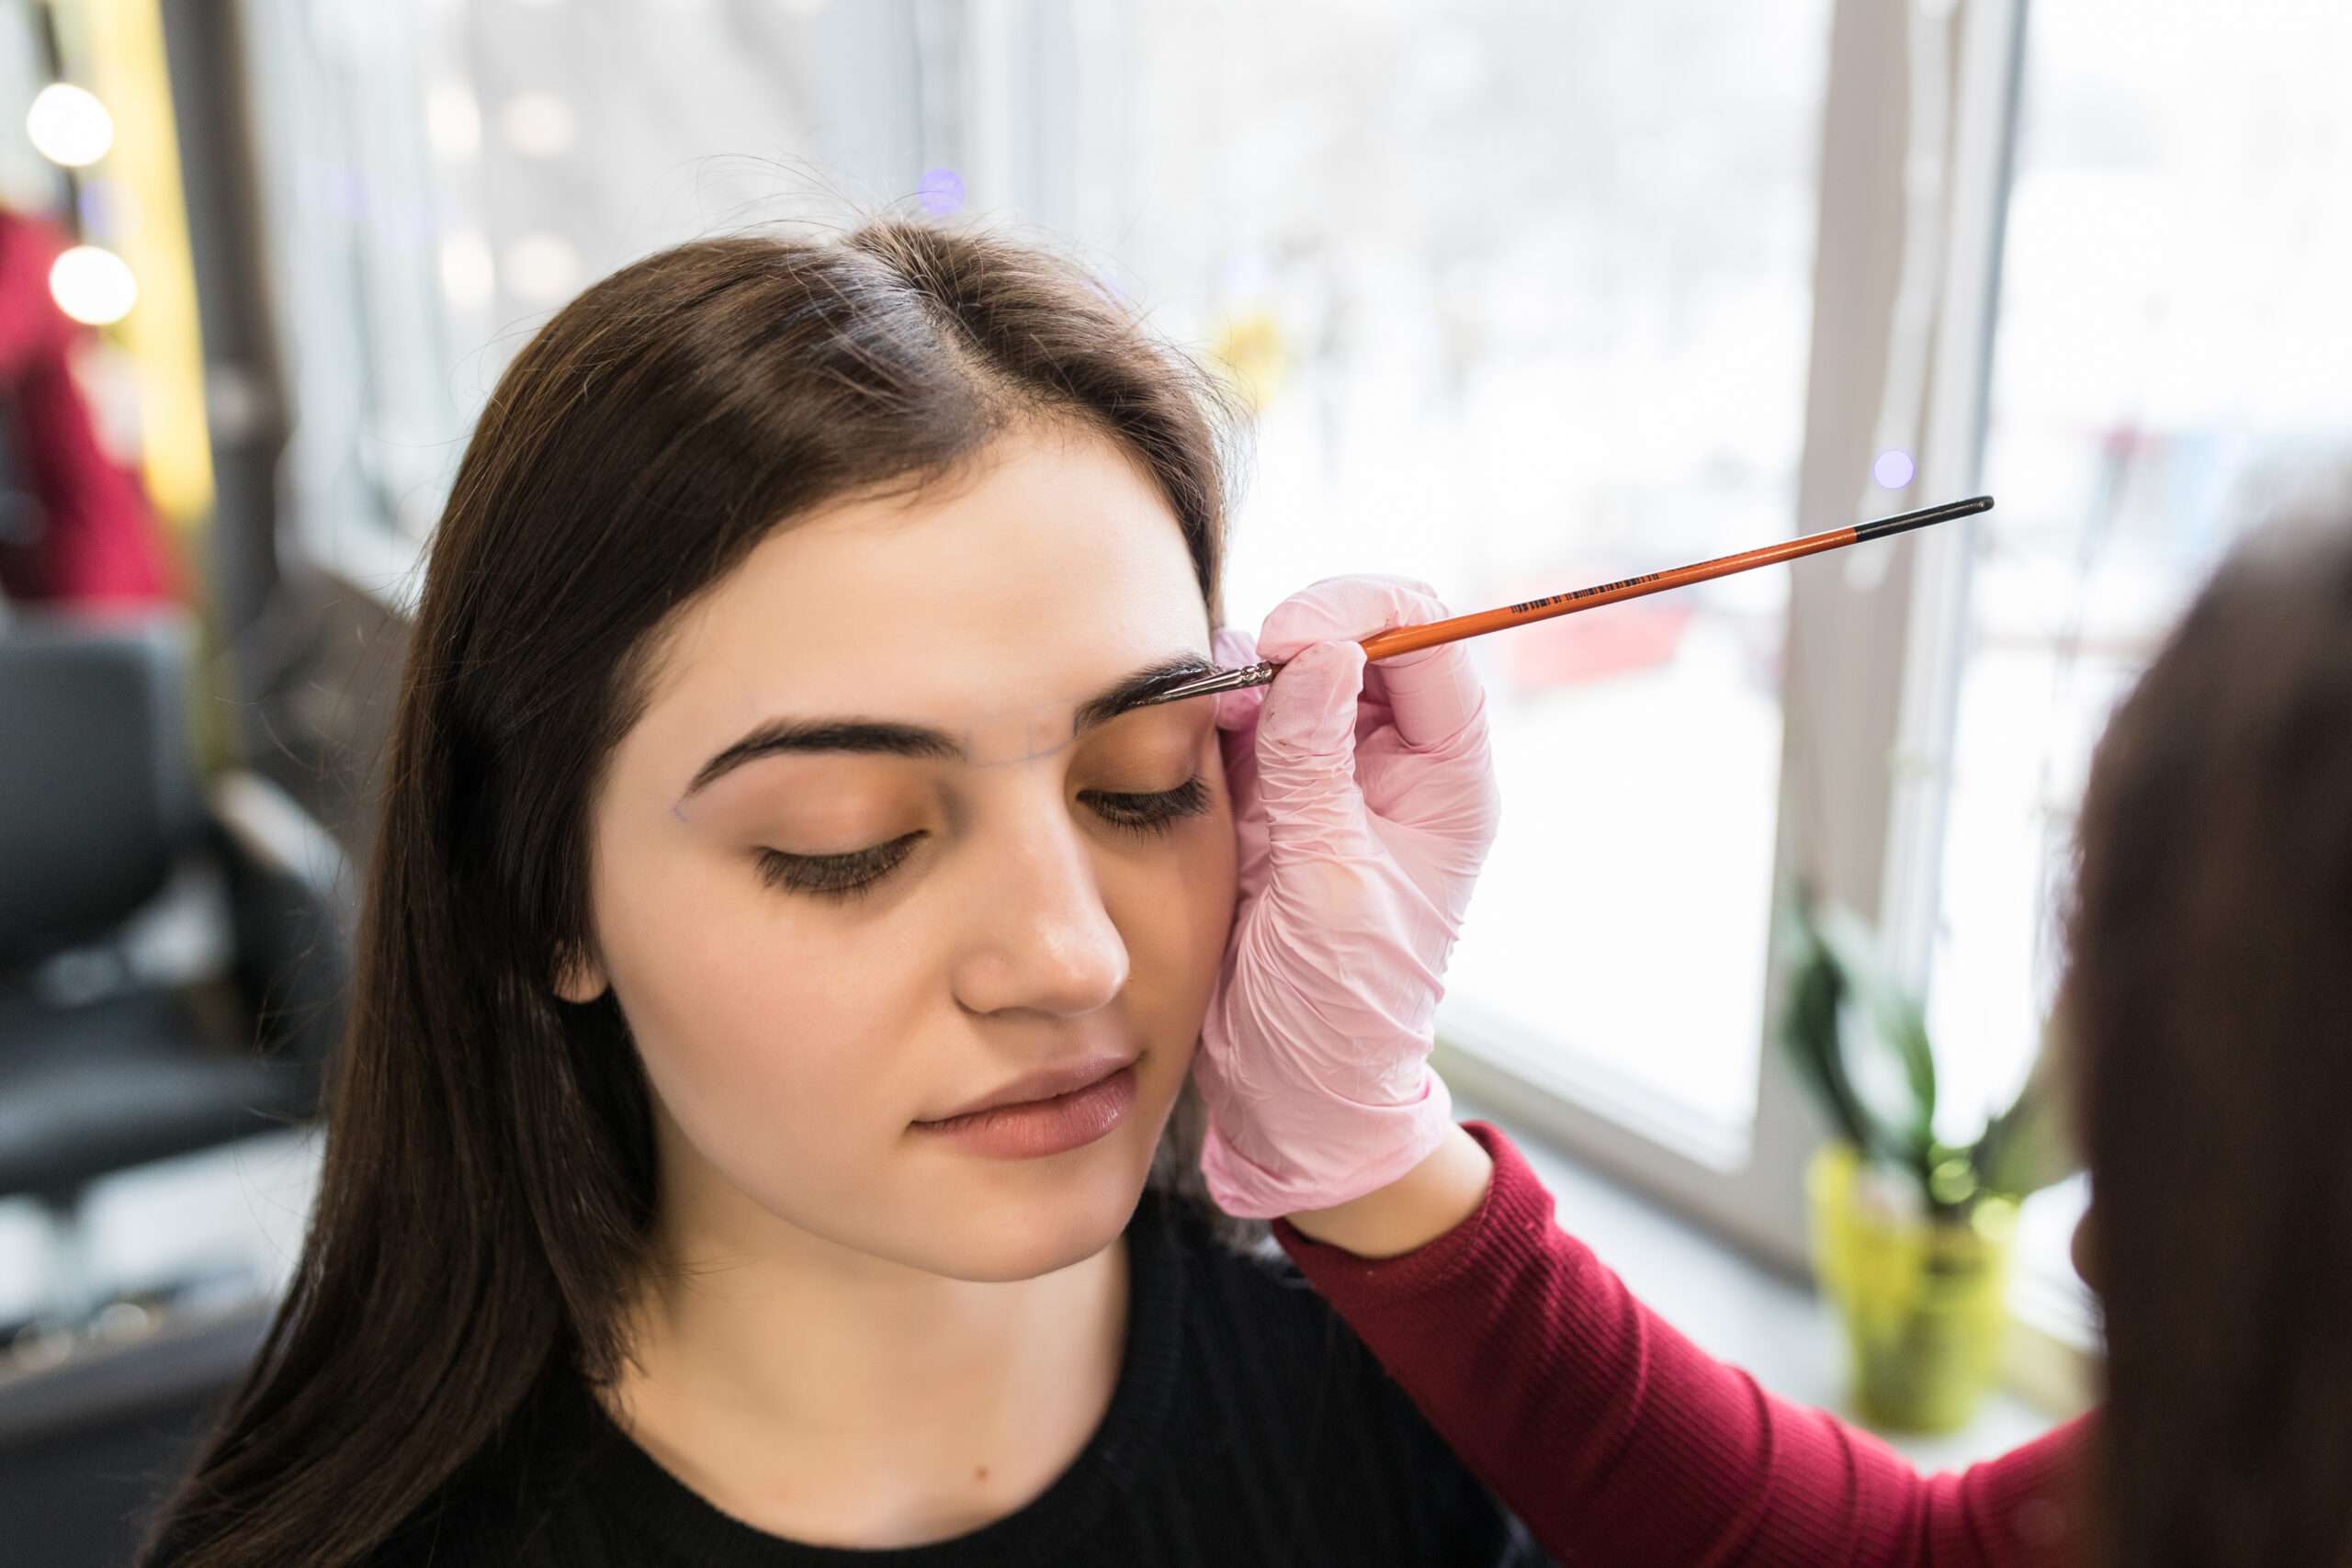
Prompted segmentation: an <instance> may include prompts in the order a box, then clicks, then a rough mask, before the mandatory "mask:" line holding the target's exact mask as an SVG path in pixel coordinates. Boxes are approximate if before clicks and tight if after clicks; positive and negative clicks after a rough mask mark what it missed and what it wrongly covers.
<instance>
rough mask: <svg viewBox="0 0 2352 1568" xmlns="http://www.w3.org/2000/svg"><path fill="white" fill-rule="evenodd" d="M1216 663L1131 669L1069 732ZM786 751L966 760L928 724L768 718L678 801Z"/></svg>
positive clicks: (1089, 703)
mask: <svg viewBox="0 0 2352 1568" xmlns="http://www.w3.org/2000/svg"><path fill="white" fill-rule="evenodd" d="M1215 668H1216V666H1214V665H1212V664H1211V663H1209V662H1208V661H1207V660H1204V659H1203V658H1202V657H1201V656H1200V655H1199V654H1197V653H1178V654H1170V656H1169V657H1167V658H1165V659H1161V660H1155V661H1154V662H1152V663H1150V664H1147V665H1145V666H1143V667H1142V668H1141V669H1138V670H1134V671H1129V672H1128V673H1126V674H1125V675H1122V676H1120V677H1119V678H1118V679H1117V680H1115V681H1114V682H1111V683H1110V684H1109V685H1107V686H1105V687H1103V690H1101V691H1100V692H1097V693H1096V694H1094V695H1092V696H1091V697H1089V698H1087V699H1086V700H1085V701H1084V702H1082V703H1080V704H1079V705H1078V706H1077V708H1076V709H1075V710H1073V713H1072V720H1073V722H1072V724H1071V727H1070V733H1071V734H1072V735H1080V734H1083V733H1084V732H1086V731H1087V730H1090V729H1093V728H1098V727H1099V726H1102V725H1105V724H1108V723H1110V722H1111V720H1113V719H1114V718H1116V717H1118V716H1120V715H1121V714H1123V713H1125V712H1126V711H1127V710H1128V709H1129V708H1132V707H1136V706H1139V705H1141V704H1142V703H1143V702H1144V701H1145V700H1146V699H1147V698H1148V697H1150V696H1152V695H1154V694H1157V693H1159V691H1161V690H1162V689H1164V688H1166V687H1168V686H1170V685H1172V684H1174V683H1175V682H1179V681H1188V680H1191V679H1192V678H1193V676H1195V675H1205V674H1207V673H1208V672H1209V671H1211V670H1213V669H1215ZM787 751H795V752H803V751H854V752H865V753H870V754H878V755H882V756H889V757H910V758H915V759H918V760H922V761H947V762H960V761H965V760H966V759H965V755H964V748H963V746H962V744H961V743H959V742H958V741H957V740H956V738H955V737H954V736H952V735H950V734H948V733H947V732H946V731H945V730H944V729H933V728H930V727H928V726H926V725H919V724H900V723H897V722H894V721H890V720H887V719H873V718H858V717H840V718H772V719H769V720H767V721H766V722H765V723H763V724H761V725H760V726H758V727H757V728H754V729H752V731H751V732H750V733H749V734H747V735H745V736H744V737H743V738H742V739H740V740H738V741H736V742H735V743H734V744H733V745H731V746H729V747H728V748H727V749H726V750H723V751H721V752H719V753H718V755H717V756H715V757H713V758H711V760H710V761H707V762H705V763H704V764H703V765H702V770H701V772H699V773H695V778H694V783H692V784H688V785H687V786H686V793H685V794H684V795H680V796H679V797H678V800H679V804H680V805H684V803H685V802H686V801H687V800H690V799H692V798H693V797H694V795H695V793H696V792H697V791H700V790H702V789H706V788H707V787H708V786H709V785H710V784H713V783H715V782H717V781H718V779H719V778H720V777H722V776H723V775H725V774H727V773H732V772H734V771H735V770H736V769H737V768H740V767H741V766H743V764H745V763H746V762H755V761H759V760H760V759H761V758H763V757H773V756H776V755H779V754H781V753H784V752H787Z"/></svg>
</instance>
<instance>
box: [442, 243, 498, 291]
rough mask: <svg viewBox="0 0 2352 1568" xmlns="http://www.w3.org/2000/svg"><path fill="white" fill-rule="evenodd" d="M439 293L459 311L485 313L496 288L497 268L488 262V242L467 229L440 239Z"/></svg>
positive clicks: (493, 263)
mask: <svg viewBox="0 0 2352 1568" xmlns="http://www.w3.org/2000/svg"><path fill="white" fill-rule="evenodd" d="M440 262H441V291H442V292H443V293H444V294H446V295H447V296H448V297H449V303H450V305H451V306H452V307H454V308H455V309H457V310H488V309H489V308H490V301H491V296H492V293H493V292H494V291H495V290H496V289H497V287H498V266H497V264H496V263H495V262H493V261H492V259H491V254H490V242H489V241H488V240H485V239H483V238H482V237H481V234H480V233H478V232H477V231H474V230H471V229H461V230H458V231H457V232H455V233H452V234H447V235H444V236H443V237H442V240H441V254H440Z"/></svg>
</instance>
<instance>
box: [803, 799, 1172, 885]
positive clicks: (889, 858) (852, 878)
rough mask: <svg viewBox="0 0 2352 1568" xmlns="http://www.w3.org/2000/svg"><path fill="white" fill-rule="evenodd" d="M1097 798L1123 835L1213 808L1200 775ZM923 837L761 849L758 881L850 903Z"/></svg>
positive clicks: (1161, 829)
mask: <svg viewBox="0 0 2352 1568" xmlns="http://www.w3.org/2000/svg"><path fill="white" fill-rule="evenodd" d="M1094 798H1095V799H1096V800H1097V801H1098V802H1111V803H1115V804H1114V807H1113V809H1112V810H1109V811H1103V810H1102V809H1101V808H1100V807H1097V814H1098V815H1100V816H1101V817H1102V818H1103V821H1104V822H1106V823H1108V824H1109V825H1110V826H1111V827H1113V828H1114V829H1118V830H1119V831H1121V832H1124V833H1134V834H1137V835H1139V836H1150V835H1158V834H1164V833H1166V832H1167V831H1168V830H1169V829H1170V828H1172V827H1173V826H1174V825H1175V823H1176V822H1177V820H1178V819H1179V818H1185V817H1198V816H1200V815H1202V814H1203V813H1204V812H1205V811H1207V810H1208V808H1209V789H1208V785H1207V784H1204V783H1202V782H1201V777H1200V775H1199V774H1198V773H1195V774H1193V776H1192V777H1191V778H1189V779H1186V780H1185V781H1184V782H1183V783H1182V784H1178V785H1177V786H1176V787H1175V788H1174V789H1169V790H1160V791H1159V792H1157V793H1155V794H1151V795H1107V794H1102V793H1100V792H1097V793H1095V795H1094ZM921 837H922V834H920V833H908V834H905V835H904V836H902V837H899V838H896V839H893V840H890V841H889V842H888V843H887V844H876V845H875V846H873V847H872V848H871V849H864V850H855V851H853V852H850V853H848V854H843V855H788V854H786V853H785V852H783V851H781V850H769V849H763V850H762V851H760V852H759V857H758V858H759V869H760V877H761V879H762V880H763V881H764V882H765V883H767V885H768V886H771V887H777V888H782V889H784V890H786V891H787V892H794V893H807V894H810V895H812V896H814V897H819V898H824V899H829V900H831V901H833V902H835V903H843V904H846V903H850V902H852V901H854V900H855V899H857V898H859V897H864V896H865V894H867V893H869V892H871V891H872V890H873V889H874V887H875V886H876V885H877V884H879V883H880V882H881V881H882V880H883V879H884V878H886V877H888V875H889V874H890V873H892V872H893V871H896V870H897V869H898V868H899V863H900V862H901V861H904V860H905V859H906V858H907V855H908V854H909V853H910V850H911V846H912V845H913V843H914V841H915V840H917V839H919V838H921Z"/></svg>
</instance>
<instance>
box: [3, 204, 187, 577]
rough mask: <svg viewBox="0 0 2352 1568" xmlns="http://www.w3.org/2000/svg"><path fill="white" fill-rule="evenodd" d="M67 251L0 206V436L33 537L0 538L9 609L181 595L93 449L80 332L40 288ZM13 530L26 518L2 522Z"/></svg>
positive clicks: (128, 477) (139, 510) (149, 511)
mask: <svg viewBox="0 0 2352 1568" xmlns="http://www.w3.org/2000/svg"><path fill="white" fill-rule="evenodd" d="M68 243H69V242H67V241H66V240H65V239H64V238H63V237H62V235H61V234H59V232H58V231H56V230H54V229H52V228H51V227H50V226H49V225H48V224H46V223H43V222H40V220H36V219H32V218H28V217H27V216H25V215H24V214H22V213H18V212H10V211H7V210H6V209H0V420H5V428H0V437H5V439H6V453H5V457H6V466H5V472H6V481H7V484H8V487H9V488H10V489H12V490H14V491H16V492H17V500H18V503H19V505H22V504H24V503H25V502H29V503H30V512H31V516H30V519H29V521H30V524H31V533H32V536H31V537H30V538H25V537H22V536H21V535H20V534H18V533H17V530H16V529H10V530H8V531H7V534H6V536H0V593H5V594H6V596H7V598H9V599H11V600H15V601H17V602H20V603H29V602H34V601H39V602H42V603H46V604H157V603H174V602H177V601H179V600H181V599H182V598H183V595H182V593H181V592H180V591H179V590H180V585H179V584H178V582H177V581H175V579H176V576H177V573H176V571H175V566H174V563H173V560H172V558H171V552H170V551H169V549H168V548H167V547H165V545H164V536H163V533H162V530H161V528H160V526H159V525H158V524H157V522H156V518H155V513H154V509H153V507H151V506H149V505H148V503H147V496H146V493H145V491H143V490H142V489H141V485H140V483H139V479H138V477H137V476H136V475H134V474H133V473H132V472H131V471H130V469H128V468H124V467H123V466H122V465H121V464H119V463H117V462H116V461H115V460H114V459H113V458H112V457H108V456H107V453H106V451H105V450H104V449H103V448H102V447H100V446H99V445H98V437H97V430H96V426H95V425H94V424H93V423H92V422H91V418H90V409H89V405H88V403H87V402H86V401H85V400H84V398H83V396H82V389H81V387H80V386H79V385H78V384H77V383H76V382H75V381H74V372H73V370H72V368H71V367H70V365H69V359H70V357H71V355H72V353H73V350H74V347H75V345H76V344H79V343H81V342H82V341H84V339H85V335H86V333H87V331H88V329H87V328H85V327H83V326H82V325H81V324H80V323H78V322H76V321H74V319H73V318H72V317H70V316H68V315H66V314H65V312H64V311H62V310H59V309H58V307H57V301H56V300H55V299H52V298H51V295H50V291H49V269H50V266H51V264H52V263H53V262H55V261H56V259H57V257H58V255H59V254H60V253H62V251H63V250H64V249H65V248H66V246H67V244H68ZM12 521H13V522H15V523H17V525H19V526H21V525H22V524H24V523H25V522H26V521H27V519H26V518H23V517H19V518H17V519H13V520H12Z"/></svg>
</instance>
